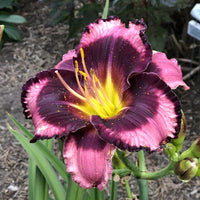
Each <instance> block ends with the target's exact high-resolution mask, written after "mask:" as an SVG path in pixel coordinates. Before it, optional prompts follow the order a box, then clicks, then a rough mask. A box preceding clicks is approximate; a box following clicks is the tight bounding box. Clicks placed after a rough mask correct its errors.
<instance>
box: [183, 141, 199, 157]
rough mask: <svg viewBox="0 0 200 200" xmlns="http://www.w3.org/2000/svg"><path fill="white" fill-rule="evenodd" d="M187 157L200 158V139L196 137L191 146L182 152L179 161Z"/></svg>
mask: <svg viewBox="0 0 200 200" xmlns="http://www.w3.org/2000/svg"><path fill="white" fill-rule="evenodd" d="M187 157H194V158H200V137H198V138H197V139H196V140H195V141H194V142H193V143H192V145H191V147H190V148H189V149H187V150H186V151H184V152H183V153H182V154H181V156H180V159H184V158H187Z"/></svg>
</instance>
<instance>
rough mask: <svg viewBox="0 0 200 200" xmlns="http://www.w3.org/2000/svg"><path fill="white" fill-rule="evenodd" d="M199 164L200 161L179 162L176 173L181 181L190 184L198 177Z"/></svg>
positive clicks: (193, 159)
mask: <svg viewBox="0 0 200 200" xmlns="http://www.w3.org/2000/svg"><path fill="white" fill-rule="evenodd" d="M197 164H198V159H196V158H185V159H183V160H180V161H179V162H177V164H176V165H175V169H174V173H175V174H176V175H177V177H178V178H179V179H180V180H182V181H184V182H188V181H190V180H191V179H192V178H193V177H194V176H195V175H196V173H197V170H198V166H197Z"/></svg>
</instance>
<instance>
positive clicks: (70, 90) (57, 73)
mask: <svg viewBox="0 0 200 200" xmlns="http://www.w3.org/2000/svg"><path fill="white" fill-rule="evenodd" d="M55 73H56V75H57V76H58V78H59V79H60V82H61V83H62V84H63V86H64V87H65V88H66V89H67V90H68V91H69V92H70V93H72V94H73V95H74V96H76V97H77V98H79V99H81V100H83V101H86V98H85V97H83V96H81V95H80V94H78V93H77V92H75V91H74V90H73V89H72V88H71V87H70V86H69V85H68V84H67V83H66V82H65V81H64V79H63V78H62V76H61V75H60V73H59V72H58V70H55Z"/></svg>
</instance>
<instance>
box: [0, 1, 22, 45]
mask: <svg viewBox="0 0 200 200" xmlns="http://www.w3.org/2000/svg"><path fill="white" fill-rule="evenodd" d="M17 8H19V3H18V1H17V0H0V24H3V25H4V35H3V37H2V41H1V45H2V42H3V41H6V40H15V41H20V40H21V39H22V37H21V34H20V31H19V29H18V28H17V24H21V23H25V22H26V19H25V18H24V17H22V16H20V15H14V14H11V13H12V12H13V11H14V10H15V9H17Z"/></svg>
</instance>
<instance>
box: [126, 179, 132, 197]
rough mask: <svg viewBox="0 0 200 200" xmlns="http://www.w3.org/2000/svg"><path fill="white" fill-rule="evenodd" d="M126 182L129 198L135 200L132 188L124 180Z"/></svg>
mask: <svg viewBox="0 0 200 200" xmlns="http://www.w3.org/2000/svg"><path fill="white" fill-rule="evenodd" d="M124 182H125V188H126V192H127V195H128V198H130V199H133V195H132V192H131V188H130V186H129V183H128V181H127V180H124Z"/></svg>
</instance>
